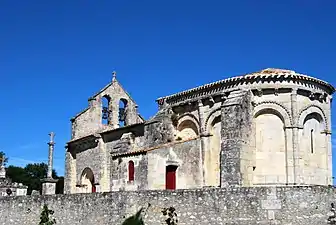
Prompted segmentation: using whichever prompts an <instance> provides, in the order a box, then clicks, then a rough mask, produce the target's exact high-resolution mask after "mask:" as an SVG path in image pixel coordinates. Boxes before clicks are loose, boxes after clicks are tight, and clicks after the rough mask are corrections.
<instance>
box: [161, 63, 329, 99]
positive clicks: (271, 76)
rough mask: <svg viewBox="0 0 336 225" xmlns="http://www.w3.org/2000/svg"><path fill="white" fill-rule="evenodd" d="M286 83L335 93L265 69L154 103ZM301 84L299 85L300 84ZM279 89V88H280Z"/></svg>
mask: <svg viewBox="0 0 336 225" xmlns="http://www.w3.org/2000/svg"><path fill="white" fill-rule="evenodd" d="M286 81H287V82H288V81H291V82H292V83H294V84H298V85H300V84H301V83H302V82H308V83H314V84H316V85H320V86H323V87H324V88H325V89H326V90H327V91H328V92H329V93H330V94H333V93H334V92H335V88H334V87H333V86H332V85H331V84H329V83H327V82H325V81H323V80H320V79H317V78H314V77H310V76H307V75H304V74H300V73H296V72H295V71H292V70H282V69H272V68H269V69H265V70H262V71H259V72H254V73H250V74H246V75H242V76H237V77H232V78H228V79H223V80H220V81H216V82H213V83H209V84H206V85H203V86H199V87H196V88H192V89H189V90H186V91H182V92H179V93H176V94H173V95H169V96H165V97H161V98H158V99H157V100H156V101H157V103H158V104H159V105H162V104H163V103H164V102H166V103H168V104H174V103H176V102H180V101H184V100H186V99H190V98H195V97H200V96H204V95H207V94H212V93H213V94H214V93H218V92H221V91H224V90H227V89H232V88H234V87H238V86H239V85H254V84H257V83H261V82H263V83H275V82H286ZM300 82H301V83H300ZM280 87H281V86H280Z"/></svg>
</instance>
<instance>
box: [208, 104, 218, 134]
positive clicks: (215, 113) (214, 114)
mask: <svg viewBox="0 0 336 225" xmlns="http://www.w3.org/2000/svg"><path fill="white" fill-rule="evenodd" d="M221 114H222V112H221V107H218V108H215V109H213V110H212V111H211V112H210V113H209V115H208V117H207V118H206V120H205V123H204V128H205V129H204V130H205V131H206V132H209V131H210V127H209V122H210V124H211V123H212V121H214V119H215V118H216V117H218V116H221Z"/></svg>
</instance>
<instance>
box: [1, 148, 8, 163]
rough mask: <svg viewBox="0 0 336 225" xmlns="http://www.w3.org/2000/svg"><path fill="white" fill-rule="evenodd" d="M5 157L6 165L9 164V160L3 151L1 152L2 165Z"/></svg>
mask: <svg viewBox="0 0 336 225" xmlns="http://www.w3.org/2000/svg"><path fill="white" fill-rule="evenodd" d="M3 157H5V165H6V164H7V163H8V158H7V157H6V154H5V153H4V152H3V151H0V163H1V162H2V158H3Z"/></svg>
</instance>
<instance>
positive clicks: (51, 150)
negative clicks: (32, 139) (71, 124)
mask: <svg viewBox="0 0 336 225" xmlns="http://www.w3.org/2000/svg"><path fill="white" fill-rule="evenodd" d="M49 136H50V142H49V143H48V145H49V156H48V172H47V178H52V169H53V158H54V156H53V153H54V145H55V141H54V138H55V133H54V132H51V133H50V134H49Z"/></svg>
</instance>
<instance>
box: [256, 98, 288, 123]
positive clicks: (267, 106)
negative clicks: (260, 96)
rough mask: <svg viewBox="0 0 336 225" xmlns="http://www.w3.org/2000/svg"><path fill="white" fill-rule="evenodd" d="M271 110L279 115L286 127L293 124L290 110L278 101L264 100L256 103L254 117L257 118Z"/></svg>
mask: <svg viewBox="0 0 336 225" xmlns="http://www.w3.org/2000/svg"><path fill="white" fill-rule="evenodd" d="M268 111H269V112H271V113H274V114H275V115H277V116H279V117H280V119H281V120H282V121H283V123H284V125H285V126H286V127H291V126H292V125H293V120H292V117H291V116H290V112H289V110H288V109H287V108H286V107H285V106H283V105H282V104H280V103H278V102H276V101H262V102H259V103H257V104H256V105H255V107H254V114H253V117H254V118H256V117H258V116H259V115H261V114H263V113H265V112H268Z"/></svg>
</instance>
